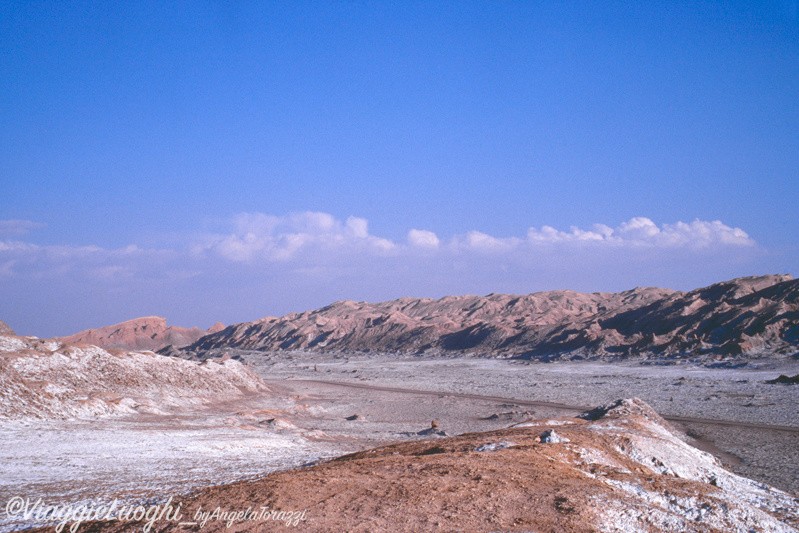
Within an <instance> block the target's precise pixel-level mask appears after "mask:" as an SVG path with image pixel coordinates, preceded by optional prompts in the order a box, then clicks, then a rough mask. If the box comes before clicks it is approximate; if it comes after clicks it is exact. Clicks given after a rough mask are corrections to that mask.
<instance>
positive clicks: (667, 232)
mask: <svg viewBox="0 0 799 533" xmlns="http://www.w3.org/2000/svg"><path fill="white" fill-rule="evenodd" d="M527 239H528V241H529V242H531V243H534V244H541V243H548V244H552V243H580V242H591V243H604V244H607V245H612V246H617V247H618V246H646V247H652V248H694V249H698V248H709V247H712V246H753V245H754V244H755V241H754V240H753V239H752V238H750V237H749V235H747V233H746V232H745V231H743V230H742V229H740V228H731V227H730V226H727V225H725V224H722V223H721V222H720V221H718V220H715V221H713V222H707V221H703V220H698V219H697V220H694V221H693V222H691V223H690V224H687V223H685V222H677V223H675V224H663V225H662V226H661V227H658V226H657V225H656V224H655V223H654V222H652V221H651V220H650V219H648V218H645V217H636V218H632V219H630V220H628V221H626V222H623V223H621V224H619V226H618V227H616V228H615V229H613V228H610V227H609V226H606V225H604V224H595V225H594V226H593V227H592V229H591V230H582V229H580V228H577V227H574V226H572V227H571V228H570V230H569V231H568V232H566V231H558V230H556V229H554V228H552V227H550V226H543V227H542V228H541V229H540V230H538V229H536V228H530V230H529V231H528V232H527Z"/></svg>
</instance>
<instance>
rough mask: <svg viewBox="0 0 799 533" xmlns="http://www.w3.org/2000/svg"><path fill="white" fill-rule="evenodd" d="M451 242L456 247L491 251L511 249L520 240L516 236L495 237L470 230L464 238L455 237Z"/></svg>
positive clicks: (519, 242) (517, 244) (520, 241)
mask: <svg viewBox="0 0 799 533" xmlns="http://www.w3.org/2000/svg"><path fill="white" fill-rule="evenodd" d="M453 242H454V244H455V248H457V249H461V250H470V251H476V252H483V253H492V252H507V251H510V250H513V249H515V248H517V247H518V246H519V244H521V243H522V240H521V239H518V238H516V237H508V238H497V237H492V236H491V235H488V234H486V233H482V232H480V231H470V232H469V233H467V234H466V236H465V237H464V238H457V237H456V238H455V239H454V240H453Z"/></svg>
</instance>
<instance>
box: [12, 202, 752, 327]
mask: <svg viewBox="0 0 799 533" xmlns="http://www.w3.org/2000/svg"><path fill="white" fill-rule="evenodd" d="M8 227H14V225H13V224H12V225H9V226H8ZM20 227H34V226H31V225H25V224H23V225H20ZM220 229H221V231H219V232H215V233H207V234H204V235H200V236H196V235H194V236H191V237H189V236H186V238H185V239H184V241H183V244H182V245H176V246H174V247H173V248H171V249H148V248H142V247H139V246H137V245H136V244H129V245H126V246H122V247H120V248H114V249H108V248H103V247H99V246H93V245H87V246H65V245H60V246H52V245H48V246H45V245H40V244H35V243H33V242H28V241H27V240H24V239H20V238H16V239H9V238H7V239H0V294H1V295H2V296H3V299H2V300H0V319H3V320H6V321H7V322H8V321H11V322H15V317H14V313H16V312H22V311H20V310H23V307H28V308H29V309H28V310H27V313H28V317H29V318H28V319H27V320H28V321H30V322H35V323H36V324H40V323H42V324H47V323H49V324H51V327H53V328H56V327H58V328H61V329H57V330H56V334H68V333H74V332H75V331H78V330H79V329H85V327H93V326H98V325H105V324H108V323H113V322H118V321H121V320H126V319H129V318H133V317H135V316H142V315H145V314H147V315H152V314H158V315H162V316H163V315H166V316H168V317H171V320H174V321H175V322H176V323H180V324H182V325H196V324H207V325H210V324H212V323H214V322H216V321H218V320H221V321H223V322H227V323H231V322H233V321H242V320H253V319H256V318H261V317H262V316H266V315H268V314H280V313H281V312H289V311H299V310H304V309H310V308H314V307H319V306H322V305H325V304H327V303H330V302H332V301H335V300H340V299H344V298H352V299H363V300H372V301H379V300H385V299H391V298H396V297H399V296H443V295H445V294H467V293H471V294H487V293H489V292H514V293H527V292H534V291H537V290H547V289H558V288H571V289H575V290H622V289H626V288H631V287H634V286H636V285H660V286H666V287H671V288H686V286H687V288H693V287H698V286H701V285H700V284H704V283H712V282H714V281H719V280H721V279H728V278H730V277H735V276H736V275H746V274H753V273H758V272H757V271H756V270H753V267H752V265H753V263H754V259H753V258H756V257H757V255H758V253H759V252H758V250H760V249H759V247H758V246H757V245H756V243H755V241H754V240H753V239H752V238H751V237H750V236H749V235H748V234H747V233H746V232H745V231H743V230H742V229H740V228H735V227H731V226H728V225H726V224H723V223H722V222H719V221H702V220H694V221H693V222H687V223H686V222H675V223H670V224H660V225H658V224H655V223H654V222H653V221H652V220H650V219H648V218H643V217H639V218H633V219H631V220H628V221H625V222H622V223H620V224H618V225H616V226H615V227H611V226H608V225H604V224H595V225H593V226H591V227H590V228H587V229H581V228H578V227H572V228H569V229H568V230H558V229H555V228H553V227H550V226H543V227H541V228H530V229H529V230H528V231H527V233H526V234H525V235H521V236H496V235H490V234H488V233H485V232H482V231H478V230H472V231H467V232H465V233H462V234H457V235H453V236H450V237H448V238H441V237H440V236H439V235H437V234H436V233H435V232H433V231H431V230H427V229H418V228H414V229H411V230H409V231H408V232H407V234H406V236H405V237H404V238H403V239H399V240H391V239H387V238H385V237H381V236H378V235H374V234H372V233H371V232H370V230H369V224H368V221H367V220H365V219H363V218H359V217H355V216H351V217H349V218H347V219H345V220H342V219H338V218H336V217H334V216H332V215H330V214H327V213H319V212H303V213H292V214H288V215H283V216H274V215H268V214H263V213H244V214H240V215H237V216H235V217H232V218H231V219H230V220H228V222H227V223H226V225H224V227H222V228H220ZM698 263H701V264H702V265H703V268H702V269H696V268H695V265H696V264H698ZM47 317H49V318H47ZM65 317H66V318H65ZM81 317H84V318H83V320H81ZM48 321H49V322H48ZM65 321H67V322H68V323H73V322H74V324H75V326H74V327H72V326H65V325H64V324H65ZM69 321H72V322H69ZM22 322H24V321H23V319H21V318H17V319H16V323H22ZM22 331H25V328H24V326H23V327H22Z"/></svg>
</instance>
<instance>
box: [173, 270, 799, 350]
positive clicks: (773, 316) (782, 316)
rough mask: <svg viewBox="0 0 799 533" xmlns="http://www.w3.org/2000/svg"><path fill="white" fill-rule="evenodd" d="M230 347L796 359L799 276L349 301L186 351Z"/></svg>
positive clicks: (218, 336)
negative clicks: (681, 288)
mask: <svg viewBox="0 0 799 533" xmlns="http://www.w3.org/2000/svg"><path fill="white" fill-rule="evenodd" d="M229 348H241V349H248V350H263V351H280V350H312V351H324V352H352V351H359V352H393V353H406V354H424V353H427V354H441V353H451V354H472V355H484V356H492V357H526V358H532V359H539V360H552V359H563V358H565V359H574V358H627V357H645V356H651V357H668V358H674V357H685V356H692V357H705V358H708V359H713V358H715V357H719V356H737V355H747V356H754V355H765V354H768V355H773V354H778V355H779V354H783V355H792V354H795V353H797V351H799V280H794V279H792V278H791V277H790V276H757V277H747V278H739V279H735V280H732V281H727V282H723V283H718V284H715V285H711V286H710V287H706V288H702V289H697V290H695V291H691V292H688V293H683V292H678V291H672V290H668V289H657V288H636V289H633V290H629V291H625V292H620V293H592V294H583V293H577V292H572V291H553V292H541V293H535V294H529V295H525V296H516V295H507V294H491V295H488V296H485V297H481V296H448V297H446V298H442V299H439V300H434V299H419V298H400V299H399V300H393V301H389V302H382V303H375V304H372V303H365V302H353V301H343V302H337V303H334V304H332V305H329V306H327V307H324V308H322V309H318V310H316V311H307V312H304V313H293V314H289V315H286V316H284V317H281V318H275V317H268V318H264V319H261V320H258V321H255V322H246V323H242V324H236V325H233V326H229V327H227V328H225V329H223V330H221V331H219V332H217V333H215V334H212V335H207V336H205V337H203V338H201V339H199V340H198V341H197V342H196V343H194V344H192V345H190V346H188V347H187V348H186V352H188V353H189V354H191V353H193V354H202V353H206V352H209V351H214V350H220V349H221V350H224V349H229Z"/></svg>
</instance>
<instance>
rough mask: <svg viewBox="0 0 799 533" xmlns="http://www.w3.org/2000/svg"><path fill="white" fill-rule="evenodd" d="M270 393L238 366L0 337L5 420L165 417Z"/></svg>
mask: <svg viewBox="0 0 799 533" xmlns="http://www.w3.org/2000/svg"><path fill="white" fill-rule="evenodd" d="M261 390H266V389H265V387H264V385H263V382H262V381H261V379H260V378H258V377H257V376H256V375H255V374H253V373H252V372H250V371H249V370H248V369H247V368H245V367H244V366H243V365H241V364H240V363H239V362H237V361H233V360H225V361H217V362H211V361H209V362H206V363H202V364H198V363H195V362H191V361H185V360H181V359H173V358H170V357H165V356H162V355H158V354H155V353H152V352H124V351H116V350H111V351H107V350H103V349H101V348H98V347H96V346H80V345H77V346H75V345H70V344H63V343H61V342H58V341H55V340H41V339H37V338H35V337H17V336H0V420H2V419H5V420H9V419H12V420H13V419H27V418H73V417H87V416H98V415H115V414H127V413H137V412H138V413H142V412H144V413H164V412H167V411H169V410H170V409H172V408H181V407H196V406H202V405H203V404H205V403H209V402H214V401H219V400H223V399H230V398H231V397H237V396H241V395H242V394H246V393H248V392H256V391H261Z"/></svg>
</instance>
